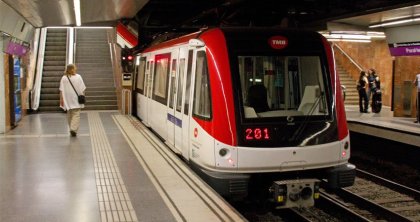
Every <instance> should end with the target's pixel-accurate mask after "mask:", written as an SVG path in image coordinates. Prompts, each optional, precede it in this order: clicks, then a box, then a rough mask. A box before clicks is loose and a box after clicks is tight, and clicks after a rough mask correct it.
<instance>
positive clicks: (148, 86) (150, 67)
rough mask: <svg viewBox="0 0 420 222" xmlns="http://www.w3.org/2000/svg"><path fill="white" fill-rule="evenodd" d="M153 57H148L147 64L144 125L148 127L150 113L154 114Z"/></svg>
mask: <svg viewBox="0 0 420 222" xmlns="http://www.w3.org/2000/svg"><path fill="white" fill-rule="evenodd" d="M153 67H154V62H153V57H152V55H148V56H147V62H146V72H145V73H146V75H145V78H146V84H145V85H146V86H145V96H146V107H147V108H146V109H147V111H146V116H145V119H144V123H145V124H146V125H147V126H150V113H152V112H153V108H152V86H153Z"/></svg>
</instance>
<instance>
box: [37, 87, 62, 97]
mask: <svg viewBox="0 0 420 222" xmlns="http://www.w3.org/2000/svg"><path fill="white" fill-rule="evenodd" d="M59 93H60V90H59V89H58V87H57V88H42V87H41V95H42V94H59Z"/></svg>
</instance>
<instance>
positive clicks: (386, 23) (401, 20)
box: [369, 17, 420, 28]
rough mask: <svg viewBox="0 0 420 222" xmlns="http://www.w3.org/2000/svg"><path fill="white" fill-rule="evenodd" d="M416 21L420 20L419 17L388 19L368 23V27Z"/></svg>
mask: <svg viewBox="0 0 420 222" xmlns="http://www.w3.org/2000/svg"><path fill="white" fill-rule="evenodd" d="M417 21H420V17H414V18H405V19H398V20H390V21H387V22H382V23H378V24H373V25H369V28H379V27H385V26H390V25H400V24H405V23H411V22H417Z"/></svg>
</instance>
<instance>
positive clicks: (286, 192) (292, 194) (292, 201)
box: [270, 179, 321, 208]
mask: <svg viewBox="0 0 420 222" xmlns="http://www.w3.org/2000/svg"><path fill="white" fill-rule="evenodd" d="M320 183H321V181H320V180H318V179H296V180H281V181H274V182H273V185H272V186H271V187H270V192H271V193H272V195H273V199H274V202H275V203H276V208H291V207H299V208H301V207H311V206H313V205H314V204H315V199H318V198H319V186H320Z"/></svg>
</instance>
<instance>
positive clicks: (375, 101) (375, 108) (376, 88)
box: [368, 69, 382, 113]
mask: <svg viewBox="0 0 420 222" xmlns="http://www.w3.org/2000/svg"><path fill="white" fill-rule="evenodd" d="M368 72H369V76H370V79H369V80H368V81H369V88H370V94H371V95H372V105H371V106H372V112H374V113H379V112H380V111H381V108H382V92H381V81H380V79H379V76H378V74H377V73H376V70H375V69H369V71H368Z"/></svg>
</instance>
